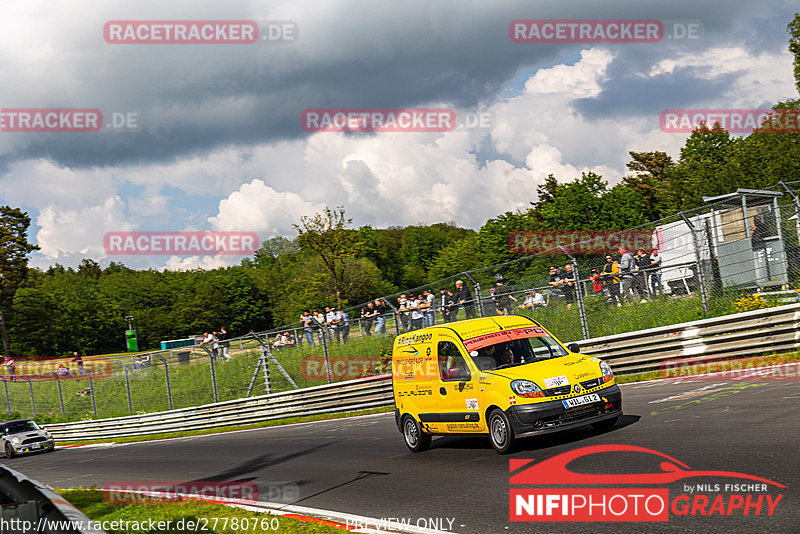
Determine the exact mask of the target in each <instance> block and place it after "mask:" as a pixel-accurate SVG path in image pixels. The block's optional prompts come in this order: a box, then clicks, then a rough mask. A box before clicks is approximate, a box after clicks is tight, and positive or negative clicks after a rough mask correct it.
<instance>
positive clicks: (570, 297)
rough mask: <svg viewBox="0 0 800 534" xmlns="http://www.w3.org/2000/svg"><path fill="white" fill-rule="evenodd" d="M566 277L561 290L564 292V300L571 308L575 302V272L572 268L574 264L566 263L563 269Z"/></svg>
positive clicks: (568, 307)
mask: <svg viewBox="0 0 800 534" xmlns="http://www.w3.org/2000/svg"><path fill="white" fill-rule="evenodd" d="M562 273H563V276H564V279H563V281H562V285H561V292H562V293H564V301H565V302H566V303H567V309H568V310H571V309H572V305H573V304H574V303H575V284H576V283H577V280H575V272H574V271H573V270H572V264H571V263H567V264H566V265H564V270H563V271H562Z"/></svg>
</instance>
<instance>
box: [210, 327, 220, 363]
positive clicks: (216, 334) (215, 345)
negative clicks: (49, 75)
mask: <svg viewBox="0 0 800 534" xmlns="http://www.w3.org/2000/svg"><path fill="white" fill-rule="evenodd" d="M212 335H213V336H214V341H213V343H212V344H211V352H212V353H214V361H216V360H219V332H218V331H216V330H214V332H212Z"/></svg>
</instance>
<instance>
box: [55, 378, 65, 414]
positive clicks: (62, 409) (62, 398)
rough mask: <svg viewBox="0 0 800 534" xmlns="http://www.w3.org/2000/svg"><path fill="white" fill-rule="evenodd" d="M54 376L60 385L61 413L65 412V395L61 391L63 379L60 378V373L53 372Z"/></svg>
mask: <svg viewBox="0 0 800 534" xmlns="http://www.w3.org/2000/svg"><path fill="white" fill-rule="evenodd" d="M53 376H54V377H55V378H56V384H57V385H58V402H59V404H61V415H65V414H64V395H63V394H62V393H61V380H60V379H59V378H58V373H53Z"/></svg>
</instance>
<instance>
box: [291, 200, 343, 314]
mask: <svg viewBox="0 0 800 534" xmlns="http://www.w3.org/2000/svg"><path fill="white" fill-rule="evenodd" d="M352 222H353V219H348V218H347V216H346V215H345V212H344V207H342V206H338V207H337V208H336V209H335V210H332V209H330V208H328V207H325V209H324V210H322V211H321V212H320V213H317V214H316V215H314V216H313V217H308V216H305V215H304V216H302V217H300V224H295V225H293V226H294V227H295V229H296V230H297V232H298V234H299V235H298V236H297V242H298V244H299V245H300V247H301V248H304V247H305V248H308V249H310V250H312V251H314V252H315V253H316V255H317V256H318V257H319V258H320V259H321V260H322V263H323V265H324V266H325V269H326V270H327V271H328V273H329V274H330V275H331V279H332V282H333V290H334V295H335V297H336V304H337V306H339V307H340V308H341V307H342V287H343V286H344V285H345V280H344V279H345V259H346V258H348V257H351V256H353V255H354V254H355V253H357V248H358V243H357V242H356V239H355V236H356V234H355V232H354V231H352V230H348V229H347V228H346V226H348V225H349V224H351V223H352Z"/></svg>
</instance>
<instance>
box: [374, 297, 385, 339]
mask: <svg viewBox="0 0 800 534" xmlns="http://www.w3.org/2000/svg"><path fill="white" fill-rule="evenodd" d="M386 308H387V306H386V303H385V302H383V300H382V299H375V311H374V312H373V314H374V316H375V335H376V336H379V335H386Z"/></svg>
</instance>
